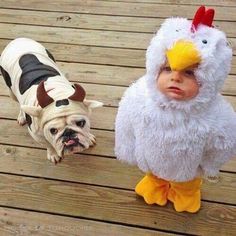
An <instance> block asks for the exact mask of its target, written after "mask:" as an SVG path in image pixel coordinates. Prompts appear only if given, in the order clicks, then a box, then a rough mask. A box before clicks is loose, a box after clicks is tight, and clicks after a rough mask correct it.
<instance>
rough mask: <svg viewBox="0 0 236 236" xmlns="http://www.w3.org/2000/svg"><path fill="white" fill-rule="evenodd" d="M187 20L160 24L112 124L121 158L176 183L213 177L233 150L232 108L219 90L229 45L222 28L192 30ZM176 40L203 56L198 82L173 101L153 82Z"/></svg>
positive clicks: (235, 122)
mask: <svg viewBox="0 0 236 236" xmlns="http://www.w3.org/2000/svg"><path fill="white" fill-rule="evenodd" d="M191 23H192V22H191V21H189V20H187V19H185V18H169V19H167V20H166V21H165V22H164V23H163V24H162V26H161V28H160V30H159V31H158V32H157V34H156V35H155V36H154V37H153V39H152V40H151V43H150V45H149V47H148V49H147V53H146V74H145V75H144V76H143V77H141V78H140V79H139V80H137V81H136V82H135V83H133V84H132V85H131V86H130V87H129V88H128V89H127V90H126V92H125V94H124V96H123V98H122V100H121V102H120V105H119V109H118V114H117V117H116V124H115V131H116V134H115V153H116V156H117V158H118V159H119V160H121V161H123V162H127V163H129V164H133V165H137V166H138V167H139V168H140V169H141V170H143V171H144V172H151V173H152V174H154V175H156V176H158V177H160V178H163V179H166V180H171V181H178V182H184V181H189V180H192V179H194V178H195V177H198V176H202V175H206V176H216V175H217V174H218V172H219V169H220V168H221V166H222V165H223V164H224V163H225V162H226V161H228V160H229V159H230V158H232V157H233V156H234V155H235V154H236V113H235V112H234V110H233V108H232V106H231V105H230V104H229V103H228V102H227V101H226V100H225V99H224V98H223V97H222V95H220V91H221V89H222V86H223V84H224V81H225V79H226V77H227V75H228V73H229V71H230V65H231V59H232V50H231V49H230V48H229V46H228V45H227V40H226V36H225V34H224V33H223V32H221V31H219V30H218V29H215V28H212V27H208V26H206V25H199V27H198V29H197V31H195V32H191V30H190V29H191ZM180 39H181V40H186V41H191V42H193V43H194V45H195V46H196V47H197V49H198V51H199V53H200V55H201V63H200V65H199V66H198V68H197V69H196V72H195V76H196V79H197V81H198V82H199V83H200V84H201V87H200V89H199V93H198V95H197V96H196V97H195V98H193V99H191V100H188V101H178V100H171V99H169V98H168V97H166V96H165V95H163V94H162V93H161V92H160V91H158V90H157V87H156V78H157V75H158V74H159V71H160V67H161V66H162V65H163V64H164V63H165V61H166V54H165V53H166V50H168V49H170V48H171V47H172V46H173V45H174V44H175V42H177V41H178V40H180ZM205 40H206V41H207V43H204V42H206V41H205Z"/></svg>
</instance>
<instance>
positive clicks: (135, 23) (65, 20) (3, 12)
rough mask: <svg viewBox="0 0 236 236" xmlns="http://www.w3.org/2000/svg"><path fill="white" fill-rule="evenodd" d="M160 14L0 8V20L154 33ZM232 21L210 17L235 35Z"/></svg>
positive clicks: (28, 23)
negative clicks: (154, 15)
mask: <svg viewBox="0 0 236 236" xmlns="http://www.w3.org/2000/svg"><path fill="white" fill-rule="evenodd" d="M163 21H164V19H163V18H154V17H152V18H147V17H138V18H137V17H132V16H129V17H127V16H106V15H91V14H79V13H78V14H77V13H63V12H42V11H31V10H15V9H0V22H1V23H15V22H17V24H27V25H41V26H42V25H44V26H51V27H65V28H74V29H75V28H76V29H78V28H80V29H97V30H112V31H128V32H144V33H155V32H156V31H157V29H158V28H159V27H160V25H161V24H162V23H163ZM234 24H235V22H232V21H227V22H226V21H214V26H215V27H216V28H219V29H221V30H223V31H224V32H225V33H226V34H227V36H228V37H235V36H236V29H235V27H234Z"/></svg>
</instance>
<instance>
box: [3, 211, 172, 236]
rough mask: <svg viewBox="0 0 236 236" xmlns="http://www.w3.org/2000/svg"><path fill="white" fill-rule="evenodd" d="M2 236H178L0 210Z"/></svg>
mask: <svg viewBox="0 0 236 236" xmlns="http://www.w3.org/2000/svg"><path fill="white" fill-rule="evenodd" d="M0 212H1V221H0V235H4V236H5V235H37V236H52V235H53V236H65V235H69V236H78V235H81V236H91V235H102V236H111V235H112V236H124V235H135V236H171V235H172V236H173V235H176V234H171V233H164V232H158V231H154V230H148V229H139V228H134V227H129V226H122V225H116V224H112V223H104V222H96V221H94V220H86V219H78V218H72V217H65V216H59V215H54V214H53V215H52V214H44V213H40V212H30V211H24V210H19V209H11V208H6V207H0Z"/></svg>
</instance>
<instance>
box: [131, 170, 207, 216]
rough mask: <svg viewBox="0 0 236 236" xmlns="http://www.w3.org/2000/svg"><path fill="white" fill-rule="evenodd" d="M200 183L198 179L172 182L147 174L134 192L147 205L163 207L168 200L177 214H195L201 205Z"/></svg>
mask: <svg viewBox="0 0 236 236" xmlns="http://www.w3.org/2000/svg"><path fill="white" fill-rule="evenodd" d="M201 183H202V180H201V179H200V178H195V179H193V180H191V181H188V182H173V181H166V180H164V179H160V178H158V177H156V176H154V175H152V174H147V175H146V176H145V177H144V178H143V179H142V180H141V181H140V182H139V183H138V184H137V186H136V188H135V192H136V193H137V194H138V195H140V196H142V197H143V198H144V200H145V202H146V203H147V204H154V203H155V204H158V205H160V206H164V205H166V203H167V200H170V201H171V202H173V204H174V208H175V210H176V211H177V212H182V211H187V212H191V213H195V212H197V211H198V210H199V209H200V205H201V192H200V187H201Z"/></svg>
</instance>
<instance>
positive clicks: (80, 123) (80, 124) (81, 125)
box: [76, 120, 86, 128]
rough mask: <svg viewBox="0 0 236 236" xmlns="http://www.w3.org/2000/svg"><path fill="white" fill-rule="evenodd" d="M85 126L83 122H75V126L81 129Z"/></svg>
mask: <svg viewBox="0 0 236 236" xmlns="http://www.w3.org/2000/svg"><path fill="white" fill-rule="evenodd" d="M85 124H86V121H85V120H80V121H76V125H77V126H78V127H80V128H83V127H84V126H85Z"/></svg>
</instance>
